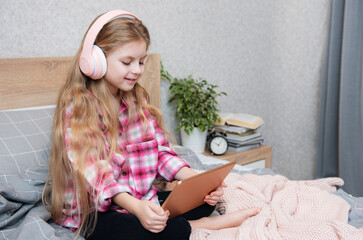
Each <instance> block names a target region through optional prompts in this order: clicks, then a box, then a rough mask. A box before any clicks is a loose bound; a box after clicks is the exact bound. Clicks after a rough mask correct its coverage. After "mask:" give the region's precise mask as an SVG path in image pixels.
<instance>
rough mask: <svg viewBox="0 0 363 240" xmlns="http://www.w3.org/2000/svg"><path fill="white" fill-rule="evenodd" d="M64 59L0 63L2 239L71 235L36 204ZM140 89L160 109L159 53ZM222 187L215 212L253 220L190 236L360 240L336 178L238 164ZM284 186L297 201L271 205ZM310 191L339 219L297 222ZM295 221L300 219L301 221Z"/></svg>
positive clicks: (360, 221) (358, 218)
mask: <svg viewBox="0 0 363 240" xmlns="http://www.w3.org/2000/svg"><path fill="white" fill-rule="evenodd" d="M70 60H71V57H48V58H16V59H0V239H29V236H31V239H34V240H37V239H73V238H74V236H73V234H72V232H71V231H69V230H68V229H66V228H63V227H61V226H59V225H56V224H55V223H53V222H52V220H51V218H50V215H49V213H48V212H47V211H46V210H45V209H44V207H43V206H42V204H41V192H42V188H43V186H44V183H45V180H46V177H47V173H48V156H49V149H50V134H51V125H52V116H53V112H54V104H55V101H56V97H57V93H58V89H59V88H60V86H61V85H62V83H63V81H64V76H65V74H66V72H67V69H68V66H69V63H70ZM141 84H142V85H143V86H144V88H145V89H146V90H147V91H148V92H149V93H150V96H151V103H152V104H153V105H154V106H157V107H160V85H161V82H160V56H159V55H158V54H150V56H149V58H148V61H147V64H146V67H145V74H144V76H143V78H142V80H141ZM175 151H176V152H177V153H178V154H179V155H180V156H181V157H183V158H184V159H186V160H187V161H188V162H189V163H190V165H191V167H192V168H194V169H196V170H198V171H204V170H208V169H211V168H214V167H216V166H219V165H221V164H224V163H225V162H224V161H223V160H219V159H216V158H209V159H208V161H206V159H201V158H200V156H198V155H197V154H195V153H194V152H193V151H191V150H190V149H188V148H184V147H182V146H178V145H176V146H175ZM226 182H227V184H228V187H227V188H226V189H225V192H226V194H225V196H224V198H223V199H222V201H221V202H220V203H219V204H218V205H217V208H216V209H217V211H216V213H215V214H224V213H228V212H231V211H234V210H235V209H238V208H241V207H250V206H252V205H258V206H260V207H261V208H262V211H261V213H260V214H259V217H254V218H251V219H249V220H247V221H246V222H245V223H244V224H242V225H241V226H239V227H236V228H233V229H226V230H220V231H207V230H203V229H201V230H196V231H193V233H192V236H191V239H289V237H286V236H291V238H290V239H299V238H298V237H304V236H306V235H304V231H305V232H306V230H307V227H311V225H309V224H307V223H306V222H308V223H311V222H314V225H318V224H316V223H319V224H322V228H321V229H323V230H324V231H323V232H320V233H316V232H314V234H317V235H311V236H323V237H322V238H321V239H329V238H326V237H324V236H329V235H326V234H327V233H329V234H333V235H334V234H337V233H339V234H340V235H341V236H342V237H341V239H363V229H362V227H363V199H362V198H355V197H353V196H351V195H349V194H348V193H346V192H344V191H343V190H341V189H339V190H337V187H336V185H341V184H342V182H341V181H340V179H337V178H331V179H322V180H311V181H290V180H288V179H287V178H285V177H283V176H281V175H278V174H276V173H274V172H273V171H272V170H271V169H266V168H261V169H253V170H251V169H248V168H245V167H243V166H239V165H238V166H236V167H235V168H234V169H233V170H232V172H231V173H230V175H229V176H228V177H227V179H226ZM272 183H273V185H271V184H272ZM287 185H289V186H290V187H291V186H292V188H291V189H290V188H289V189H288V190H290V192H285V193H284V194H288V195H286V196H295V200H291V202H289V203H290V205H288V206H287V205H286V204H282V203H286V202H287V201H286V196H285V195H281V196H280V198H282V199H283V200H282V201H281V200H280V202H277V203H276V201H275V202H273V200H274V199H275V198H277V195H276V193H281V192H282V191H281V190H282V189H284V188H287V187H286V186H287ZM169 187H170V186H169ZM308 188H309V189H310V188H313V189H312V190H311V189H310V190H311V191H312V192H309V193H312V194H311V195H313V196H312V197H311V198H307V196H305V195H304V197H305V198H304V199H307V200H306V201H308V200H309V201H310V202H313V203H314V204H315V207H316V208H317V209H320V208H321V209H324V210H328V211H329V212H334V211H331V210H329V209H326V205H327V204H326V203H324V202H321V201H328V200H327V199H335V198H337V199H338V200H339V201H340V202H339V203H341V204H342V206H343V207H336V208H337V209H338V210H339V211H337V212H336V213H335V212H334V214H335V215H334V216H333V217H339V219H340V220H339V221H333V220H335V219H333V220H332V219H329V222H328V220H327V219H326V218H322V219H316V218H314V219H308V221H302V218H303V217H304V219H305V218H307V217H308V214H306V212H305V215H304V212H303V211H302V210H305V211H308V212H309V209H308V208H306V209H301V208H296V206H295V208H294V209H292V208H293V207H292V206H293V205H294V204H293V203H296V199H301V198H299V197H301V196H300V195H301V193H302V192H303V189H308ZM242 190H243V191H242ZM313 190H314V191H315V192H314V191H313ZM320 193H324V197H325V198H322V199H319V201H320V202H319V201H317V200H316V199H313V197H314V196H318V195H319V194H320ZM299 194H300V195H299ZM284 197H285V198H284ZM236 200H238V201H236ZM309 201H308V202H309ZM273 204H277V205H278V206H277V208H273V207H272V205H273ZM279 204H280V205H279ZM328 206H329V205H328ZM337 206H338V205H337ZM339 206H340V205H339ZM304 207H306V206H304ZM276 209H280V210H279V211H276ZM282 213H284V214H282ZM292 213H294V214H292ZM310 213H311V212H310ZM324 213H326V212H323V211H322V212H321V214H322V215H324ZM286 214H287V215H286ZM277 215H281V216H280V218H281V217H282V218H288V220H289V221H288V222H293V223H294V224H293V225H291V224H290V225H289V224H288V223H286V226H289V227H290V230H289V231H287V230H286V231H285V232H284V233H280V232H279V231H278V228H279V227H280V226H281V223H280V225H279V223H278V222H277V219H278V217H277ZM293 215H294V216H293ZM315 215H316V214H315ZM296 217H300V219H298V220H299V221H297V220H296ZM342 219H343V220H342ZM322 222H323V223H324V224H323V223H322ZM283 223H284V224H285V222H283ZM328 223H329V224H330V225H329V224H328ZM334 224H335V225H334ZM284 226H285V225H284ZM280 229H281V228H280ZM321 229H320V230H321ZM297 230H298V231H297ZM288 234H291V235H288ZM324 234H325V235H324ZM221 236H223V237H222V238H221ZM246 236H249V237H246ZM253 236H254V237H253ZM347 237H348V238H347ZM81 239H82V238H81ZM305 239H309V238H305ZM311 239H320V238H315V237H314V238H311ZM331 239H335V238H331ZM337 239H339V238H337Z"/></svg>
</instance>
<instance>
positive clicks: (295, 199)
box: [190, 173, 363, 240]
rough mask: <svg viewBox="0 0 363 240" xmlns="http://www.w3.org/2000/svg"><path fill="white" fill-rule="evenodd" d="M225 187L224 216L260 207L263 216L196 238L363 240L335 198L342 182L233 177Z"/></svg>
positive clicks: (197, 233) (219, 207) (343, 205)
mask: <svg viewBox="0 0 363 240" xmlns="http://www.w3.org/2000/svg"><path fill="white" fill-rule="evenodd" d="M225 182H226V184H227V185H228V187H227V188H225V194H224V196H223V197H222V199H221V202H220V203H218V205H217V211H218V212H220V213H221V214H224V213H230V212H233V211H236V210H238V209H245V208H250V207H254V206H256V207H260V208H261V212H260V213H259V214H257V215H256V216H254V217H250V218H249V219H247V220H246V221H244V222H243V223H242V225H241V226H239V227H236V228H228V229H222V230H213V231H212V230H205V229H198V230H195V231H193V232H192V234H191V237H190V239H192V240H194V239H216V240H217V239H218V240H220V239H223V240H225V239H252V240H253V239H258V240H260V239H261V240H262V239H271V240H279V239H289V240H290V239H291V240H294V239H296V240H298V239H303V240H308V239H313V240H319V239H321V240H327V239H329V240H333V239H344V240H358V239H360V240H362V239H363V228H360V229H357V228H355V227H353V226H351V225H349V224H348V223H347V222H348V213H349V209H350V206H349V204H348V203H347V202H346V201H345V200H344V199H342V198H341V197H339V196H336V195H334V194H332V192H335V191H336V187H335V186H342V185H343V180H342V179H340V178H323V179H317V180H311V181H290V180H288V179H287V178H286V177H283V176H280V175H275V176H271V175H263V176H258V175H253V174H244V175H238V174H235V173H231V174H229V175H228V177H227V178H226V180H225Z"/></svg>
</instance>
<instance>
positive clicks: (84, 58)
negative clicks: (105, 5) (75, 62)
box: [79, 9, 139, 79]
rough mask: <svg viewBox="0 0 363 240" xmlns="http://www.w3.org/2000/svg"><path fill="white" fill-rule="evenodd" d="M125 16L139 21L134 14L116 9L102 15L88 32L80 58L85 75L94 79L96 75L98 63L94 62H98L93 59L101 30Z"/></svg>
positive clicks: (80, 64) (80, 65)
mask: <svg viewBox="0 0 363 240" xmlns="http://www.w3.org/2000/svg"><path fill="white" fill-rule="evenodd" d="M123 15H125V16H130V17H134V18H136V19H139V18H138V17H136V16H135V15H134V14H132V13H129V12H126V11H124V10H118V9H116V10H112V11H109V12H106V13H105V14H103V15H101V16H100V17H99V18H98V19H97V20H96V21H95V22H94V23H93V24H92V26H91V27H90V29H89V30H88V32H87V34H86V36H85V38H84V42H83V48H82V52H81V56H80V58H79V67H80V69H81V71H82V72H83V73H84V74H85V75H87V76H89V77H91V78H93V76H94V74H95V66H94V65H95V64H96V63H95V62H94V61H97V60H92V58H93V57H92V51H93V46H94V42H95V40H96V37H97V35H98V33H99V32H100V31H101V29H102V28H103V26H104V25H105V24H106V23H108V22H110V21H111V20H113V19H114V18H116V17H119V16H123ZM96 77H97V76H96ZM101 77H102V76H101ZM101 77H100V78H101ZM94 79H98V77H97V78H94Z"/></svg>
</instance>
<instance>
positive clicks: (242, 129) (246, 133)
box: [214, 113, 263, 152]
mask: <svg viewBox="0 0 363 240" xmlns="http://www.w3.org/2000/svg"><path fill="white" fill-rule="evenodd" d="M219 116H220V117H221V119H222V121H220V122H218V123H215V124H214V131H217V132H221V133H224V135H225V137H226V139H227V141H228V150H231V151H235V152H240V151H244V150H247V149H252V148H256V147H259V146H260V145H261V143H262V142H263V138H262V134H261V131H260V127H261V125H262V124H263V120H262V118H260V117H258V116H253V115H250V114H245V113H219Z"/></svg>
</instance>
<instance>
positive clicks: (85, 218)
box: [43, 18, 165, 236]
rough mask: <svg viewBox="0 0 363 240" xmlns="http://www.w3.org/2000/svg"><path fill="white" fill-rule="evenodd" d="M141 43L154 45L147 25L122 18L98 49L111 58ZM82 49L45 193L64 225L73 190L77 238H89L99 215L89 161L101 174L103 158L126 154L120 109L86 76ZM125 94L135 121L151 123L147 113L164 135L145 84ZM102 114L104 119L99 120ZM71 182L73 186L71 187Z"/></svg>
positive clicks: (59, 109)
mask: <svg viewBox="0 0 363 240" xmlns="http://www.w3.org/2000/svg"><path fill="white" fill-rule="evenodd" d="M96 19H97V18H96ZM96 19H95V20H96ZM95 20H94V21H95ZM137 40H144V41H145V43H146V46H147V48H148V47H149V45H150V37H149V33H148V30H147V28H146V27H145V26H144V25H143V24H142V22H141V21H139V20H136V19H130V18H117V19H114V20H112V21H111V22H109V23H107V24H106V25H105V26H104V27H103V28H102V30H101V31H100V32H99V34H98V36H97V38H96V40H95V44H96V45H98V46H99V47H100V48H101V49H102V50H103V52H104V53H105V55H106V57H107V54H108V53H110V52H112V51H113V50H115V49H116V48H118V47H120V46H122V45H123V44H125V43H128V42H132V41H137ZM82 43H83V41H82ZM82 45H83V44H82ZM82 45H81V47H80V48H79V50H78V52H77V54H76V56H75V57H74V59H73V61H72V65H71V67H70V71H69V73H68V75H67V79H66V82H65V84H64V85H63V87H62V88H61V89H60V92H59V95H58V100H57V106H56V110H55V115H54V120H53V131H52V147H51V151H50V163H49V175H48V179H47V183H46V186H45V188H44V191H43V203H44V205H45V206H46V208H47V209H48V210H49V212H50V213H51V216H52V218H53V219H54V220H55V221H56V222H59V221H61V220H64V219H63V217H64V216H63V214H62V211H63V210H66V211H67V210H71V209H72V206H69V204H67V201H66V199H65V197H64V193H65V191H66V189H67V187H73V188H74V194H75V196H73V198H74V199H75V200H76V202H77V207H78V208H80V213H79V214H78V217H79V218H80V219H81V226H80V227H79V228H78V231H77V236H78V235H79V234H84V233H85V232H86V230H87V229H89V227H90V224H91V223H93V226H91V227H92V228H91V229H93V228H94V224H95V222H96V221H94V220H93V219H92V218H93V217H92V215H91V214H93V213H95V214H96V213H97V212H96V211H95V210H96V209H97V199H98V196H97V194H96V193H95V191H94V189H93V191H91V192H89V191H87V189H88V188H89V187H92V186H88V185H87V183H86V181H85V179H84V172H85V167H86V164H87V161H89V160H90V159H92V161H93V163H94V164H95V166H96V168H97V171H98V173H102V166H101V162H100V160H101V158H102V159H106V160H108V161H110V158H111V153H112V152H120V151H121V150H120V149H118V146H117V133H118V116H117V113H116V112H115V109H116V108H117V107H119V106H115V101H114V100H113V96H112V94H111V93H110V91H109V89H108V87H107V85H106V82H105V81H104V79H100V80H92V79H90V78H88V77H86V76H84V75H83V74H82V73H81V71H80V69H79V64H78V62H79V56H80V53H81V49H82ZM120 94H121V95H122V97H123V98H124V99H125V101H126V102H127V103H129V104H128V111H129V115H130V118H131V117H132V116H135V115H137V114H139V115H140V116H141V120H142V122H143V123H144V124H146V121H147V119H146V116H145V114H144V111H143V109H146V110H148V111H149V112H150V114H151V115H152V116H153V117H154V118H155V120H156V122H157V123H158V124H159V126H160V127H161V128H162V129H163V130H164V131H165V128H164V126H163V123H162V117H161V113H160V111H159V110H158V109H157V108H155V107H153V106H151V105H150V104H149V95H148V94H147V93H146V91H145V89H144V88H143V87H142V86H141V85H140V84H138V83H136V84H135V86H134V88H133V89H132V90H131V91H129V92H120ZM145 99H146V101H145ZM70 104H72V105H73V112H72V115H71V116H70V119H71V120H70V127H71V132H72V138H71V142H70V143H69V144H70V146H71V148H72V159H73V164H74V165H71V162H70V160H69V158H68V156H67V150H66V143H65V137H66V134H67V133H66V129H65V127H66V126H65V117H66V108H67V107H68V106H69V105H70ZM100 113H101V114H102V117H100ZM100 126H102V129H100ZM103 131H107V134H106V141H107V144H108V147H109V148H110V149H107V147H106V146H105V139H104V134H103ZM101 146H103V147H101ZM75 166H76V167H75ZM70 179H71V182H72V185H71V186H70V185H69V182H70V181H69V180H70ZM99 179H102V177H100V178H99ZM95 217H97V214H96V216H95Z"/></svg>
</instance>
